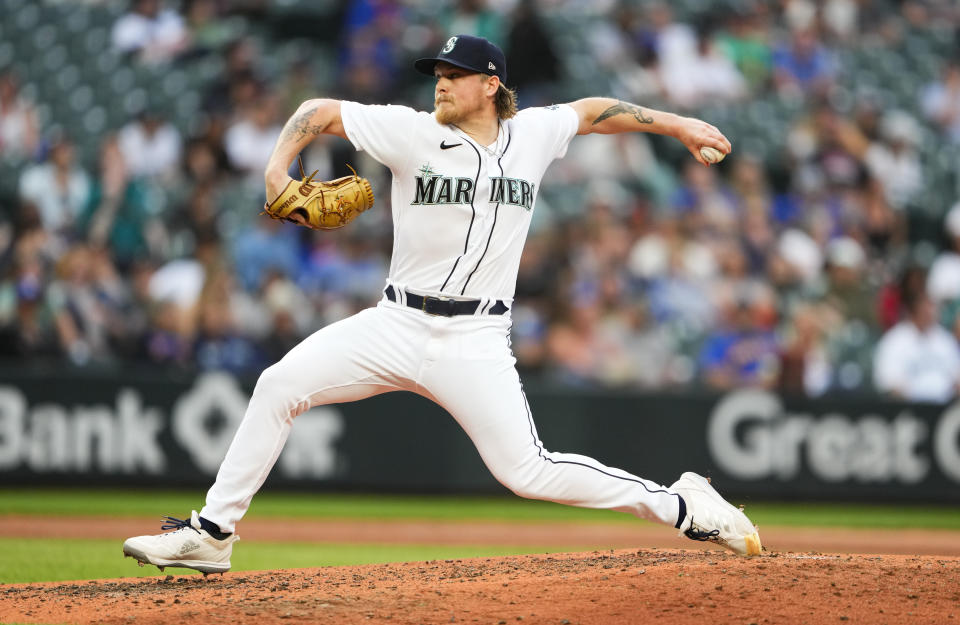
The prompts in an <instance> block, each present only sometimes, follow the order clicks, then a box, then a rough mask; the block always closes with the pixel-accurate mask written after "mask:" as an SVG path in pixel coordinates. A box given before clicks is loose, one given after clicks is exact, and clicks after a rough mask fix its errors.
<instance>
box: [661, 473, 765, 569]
mask: <svg viewBox="0 0 960 625" xmlns="http://www.w3.org/2000/svg"><path fill="white" fill-rule="evenodd" d="M670 488H671V490H674V491H676V492H677V493H679V495H680V496H681V497H683V500H684V502H685V503H686V504H687V516H686V518H685V519H684V520H683V523H681V524H680V535H681V536H686V537H687V538H690V539H692V540H699V541H709V542H713V543H717V544H718V545H722V546H723V547H726V548H727V549H729V550H730V551H732V552H734V553H736V554H737V555H741V556H756V555H760V551H761V550H762V549H763V546H762V545H761V544H760V534H759V532H758V531H757V528H756V527H755V526H754V525H753V523H751V522H750V519H748V518H747V515H745V514H744V513H743V511H742V510H740V509H739V508H735V507H733V506H732V505H730V504H729V503H727V501H726V500H725V499H724V498H723V497H721V496H720V493H718V492H717V491H716V490H715V489H714V488H713V486H711V485H710V482H709V481H708V480H707V479H706V478H704V477H702V476H700V475H697V474H696V473H690V472H687V473H684V474H682V475H681V476H680V479H679V480H677V481H676V482H674V484H673V486H671V487H670Z"/></svg>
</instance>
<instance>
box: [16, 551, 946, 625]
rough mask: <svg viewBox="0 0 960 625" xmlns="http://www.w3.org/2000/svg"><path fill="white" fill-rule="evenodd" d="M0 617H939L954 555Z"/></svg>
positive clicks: (267, 586) (618, 569)
mask: <svg viewBox="0 0 960 625" xmlns="http://www.w3.org/2000/svg"><path fill="white" fill-rule="evenodd" d="M661 619H662V620H661ZM0 621H4V622H18V623H147V624H152V623H156V624H161V623H184V624H192V623H198V624H200V623H202V624H204V625H209V624H211V623H250V624H253V623H257V624H262V623H284V624H287V623H325V624H326V623H390V624H394V623H402V624H405V623H411V624H419V623H436V624H439V623H491V624H497V625H506V624H507V623H512V624H514V625H516V624H518V623H553V624H557V625H564V624H567V625H572V624H578V623H583V624H589V625H608V624H613V623H616V624H623V623H652V622H665V623H667V622H668V623H673V624H677V623H679V624H684V623H690V624H696V625H704V624H705V623H708V624H712V625H718V624H721V623H739V624H743V625H747V624H749V623H756V624H758V625H760V624H762V623H811V624H820V623H832V624H838V623H845V622H849V623H891V624H893V623H907V622H909V623H912V624H913V623H931V624H933V623H936V624H938V625H943V624H949V623H960V559H958V558H953V557H914V556H896V555H883V556H870V555H820V554H814V553H807V554H800V553H769V554H765V555H763V556H760V557H757V558H750V559H745V558H738V557H736V556H733V555H727V554H726V553H725V552H720V551H687V550H676V549H669V550H659V549H642V550H639V551H638V550H635V549H631V550H620V551H608V552H593V553H576V554H562V555H551V556H545V555H543V556H515V557H507V558H477V559H464V560H445V561H430V562H413V563H403V564H389V565H368V566H354V567H336V568H321V569H295V570H285V571H267V572H258V573H250V572H237V573H227V574H226V575H223V576H219V575H211V576H210V577H208V578H203V577H200V576H174V575H168V576H166V577H162V578H153V579H136V580H127V579H120V580H108V581H97V582H68V583H47V584H29V585H11V586H0Z"/></svg>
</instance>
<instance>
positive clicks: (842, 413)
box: [0, 370, 960, 503]
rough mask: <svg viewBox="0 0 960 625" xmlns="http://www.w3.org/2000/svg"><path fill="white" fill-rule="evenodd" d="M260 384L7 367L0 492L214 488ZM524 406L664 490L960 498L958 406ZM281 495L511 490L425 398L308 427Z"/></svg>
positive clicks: (571, 439) (592, 399)
mask: <svg viewBox="0 0 960 625" xmlns="http://www.w3.org/2000/svg"><path fill="white" fill-rule="evenodd" d="M254 382H255V380H253V379H238V378H236V377H234V376H232V375H230V374H226V373H204V374H200V375H197V376H195V377H193V376H189V377H188V376H181V377H163V376H159V375H156V374H149V375H145V374H138V373H135V372H124V373H121V374H117V373H112V374H106V373H100V374H97V373H90V372H74V371H56V372H43V373H38V372H31V371H10V370H4V371H3V372H0V485H4V486H33V485H45V484H49V485H85V486H99V485H124V486H143V487H148V486H149V487H154V486H157V487H180V486H188V487H199V488H206V487H208V486H209V485H210V483H211V482H212V480H213V478H214V476H215V475H216V471H217V467H218V466H219V464H220V461H221V459H222V458H223V455H224V453H225V452H226V449H227V446H228V445H229V443H230V439H231V437H232V435H233V432H234V431H235V430H236V427H237V425H238V424H239V421H240V419H241V418H242V416H243V413H244V411H245V408H246V404H247V399H248V397H249V393H250V391H251V389H252V388H253V383H254ZM526 393H527V399H528V401H529V404H530V406H531V408H532V410H533V414H534V418H535V420H536V425H537V429H538V433H539V436H540V439H541V440H542V441H543V444H544V446H545V447H546V448H547V449H549V450H552V451H565V452H574V453H579V454H585V455H589V456H592V457H594V458H596V459H597V460H599V461H601V462H603V463H604V464H607V465H608V466H614V467H619V468H621V469H624V470H627V471H630V472H632V473H635V474H637V475H640V476H642V477H645V478H648V479H651V480H654V481H657V482H661V483H667V484H669V483H671V482H672V481H673V480H674V479H676V477H677V475H678V474H679V473H680V472H682V471H686V470H694V471H698V472H701V473H704V474H707V475H711V476H713V477H714V478H715V480H716V483H717V484H720V485H722V488H723V490H724V492H725V493H728V494H730V495H731V496H736V497H737V498H740V499H742V498H757V499H782V500H794V499H820V500H851V501H852V500H857V501H871V500H872V501H891V500H900V501H928V502H954V503H957V502H960V401H958V402H956V403H952V404H948V405H942V406H940V405H921V404H907V403H900V402H892V401H882V400H880V399H878V398H872V397H849V396H838V397H835V398H825V399H807V398H787V397H781V396H779V395H777V394H775V393H772V392H769V391H764V390H748V389H744V390H735V391H731V392H728V393H725V394H721V395H717V394H708V393H682V394H667V393H641V392H633V391H587V390H582V389H569V388H563V387H560V386H551V385H534V386H528V387H527V389H526ZM520 418H524V419H526V415H521V416H520ZM268 486H270V487H280V488H303V489H306V490H311V491H331V490H338V491H348V490H364V491H384V492H386V491H390V492H393V491H404V492H446V493H451V492H457V493H500V492H505V489H504V488H503V487H502V486H500V485H499V484H497V483H496V482H495V481H494V480H493V478H492V477H491V476H490V475H489V473H488V472H487V471H486V469H485V467H484V466H483V464H482V462H481V461H480V458H479V456H478V455H477V453H476V451H475V450H474V448H473V446H472V444H471V443H470V440H469V439H468V438H467V437H466V435H465V434H464V433H463V432H462V431H461V430H460V428H459V427H458V426H457V424H456V422H455V421H454V420H453V419H452V418H451V417H450V416H449V415H448V414H447V413H446V412H445V411H444V410H443V409H441V408H439V407H438V406H436V405H435V404H433V403H431V402H430V401H428V400H426V399H424V398H422V397H419V396H416V395H413V394H411V393H389V394H385V395H380V396H377V397H372V398H370V399H366V400H363V401H360V402H354V403H349V404H339V405H335V406H324V407H317V408H314V409H312V410H310V411H309V412H307V413H305V414H303V415H301V416H300V417H298V418H297V419H296V422H295V425H294V430H293V433H292V435H291V437H290V439H289V441H288V443H287V446H286V448H285V449H284V452H283V454H282V455H281V457H280V460H279V461H278V463H277V466H276V467H275V469H274V471H273V473H272V475H271V476H270V478H269V480H268Z"/></svg>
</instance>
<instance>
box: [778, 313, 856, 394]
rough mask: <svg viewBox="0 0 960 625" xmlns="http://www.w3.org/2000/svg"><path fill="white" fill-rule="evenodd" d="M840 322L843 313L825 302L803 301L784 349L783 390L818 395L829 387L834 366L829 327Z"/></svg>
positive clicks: (780, 380)
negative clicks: (829, 349)
mask: <svg viewBox="0 0 960 625" xmlns="http://www.w3.org/2000/svg"><path fill="white" fill-rule="evenodd" d="M839 323H842V319H840V318H839V315H837V314H836V312H835V311H834V310H833V309H832V308H830V307H829V306H825V305H823V304H813V303H802V304H799V305H798V306H797V307H796V308H795V309H794V310H793V313H792V314H791V315H790V318H789V321H788V324H787V328H786V331H785V333H784V334H785V336H784V341H783V347H782V348H781V350H780V366H779V376H778V379H777V388H778V389H779V390H780V391H782V392H786V393H792V394H795V395H806V396H808V397H818V396H820V395H822V394H823V393H825V392H826V391H827V390H829V388H830V382H831V379H832V377H833V366H832V364H831V362H830V357H829V352H828V349H827V341H826V338H827V328H828V327H830V325H831V324H839Z"/></svg>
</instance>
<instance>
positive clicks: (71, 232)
mask: <svg viewBox="0 0 960 625" xmlns="http://www.w3.org/2000/svg"><path fill="white" fill-rule="evenodd" d="M89 197H90V179H89V177H88V176H87V173H86V172H85V171H84V170H83V168H81V167H80V166H79V165H78V164H77V162H76V153H75V151H74V147H73V143H72V142H71V141H70V140H69V139H67V138H66V137H62V136H61V137H59V138H57V139H56V140H54V143H53V145H52V146H51V148H50V156H49V159H48V160H47V161H46V162H44V163H41V164H39V165H34V166H32V167H28V168H27V169H25V170H24V172H23V174H22V175H21V176H20V198H21V199H22V200H24V201H27V202H31V203H32V204H34V205H35V206H36V207H37V209H38V211H39V214H40V220H41V223H42V224H43V228H44V229H45V230H46V231H47V232H49V233H50V234H51V235H54V236H55V237H57V238H59V239H61V240H65V241H70V240H73V239H75V238H76V235H77V233H76V222H77V219H78V218H79V217H80V216H81V214H82V212H83V209H84V207H85V206H86V203H87V200H88V198H89Z"/></svg>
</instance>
